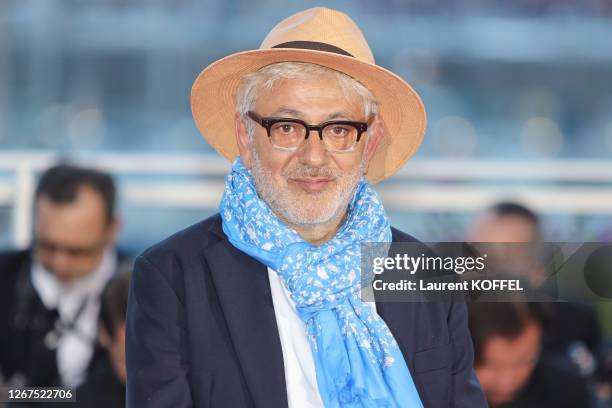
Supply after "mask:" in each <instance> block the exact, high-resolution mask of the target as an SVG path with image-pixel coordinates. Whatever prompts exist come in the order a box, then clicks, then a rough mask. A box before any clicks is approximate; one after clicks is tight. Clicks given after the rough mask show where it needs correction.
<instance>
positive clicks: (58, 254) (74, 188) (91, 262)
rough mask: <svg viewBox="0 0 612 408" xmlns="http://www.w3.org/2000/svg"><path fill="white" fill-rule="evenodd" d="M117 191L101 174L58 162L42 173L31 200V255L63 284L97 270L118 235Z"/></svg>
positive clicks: (106, 177)
mask: <svg viewBox="0 0 612 408" xmlns="http://www.w3.org/2000/svg"><path fill="white" fill-rule="evenodd" d="M115 199H116V189H115V184H114V182H113V179H112V177H111V176H110V175H108V174H106V173H103V172H101V171H97V170H93V169H89V168H83V167H77V166H74V165H70V164H59V165H56V166H54V167H51V168H50V169H48V170H47V171H45V172H44V173H43V174H42V176H41V178H40V181H39V183H38V186H37V188H36V194H35V202H34V243H33V250H34V256H35V258H36V260H37V261H38V262H40V263H41V264H42V266H43V267H44V268H45V269H47V270H48V271H49V272H51V273H53V274H54V275H55V277H56V278H57V279H59V280H61V281H63V282H72V281H75V280H77V279H79V278H81V277H84V276H86V275H88V274H89V273H91V272H93V271H95V270H96V268H97V267H98V266H99V265H100V262H101V261H102V257H103V255H104V252H105V251H106V250H107V249H110V248H112V247H113V246H114V244H115V240H116V238H117V235H118V231H119V221H118V219H117V216H116V214H115Z"/></svg>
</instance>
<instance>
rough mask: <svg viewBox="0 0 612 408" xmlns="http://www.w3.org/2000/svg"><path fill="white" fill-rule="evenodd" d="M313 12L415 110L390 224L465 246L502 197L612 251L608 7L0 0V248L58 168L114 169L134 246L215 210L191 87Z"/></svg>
mask: <svg viewBox="0 0 612 408" xmlns="http://www.w3.org/2000/svg"><path fill="white" fill-rule="evenodd" d="M315 5H326V6H330V7H334V8H337V9H340V10H343V11H345V12H347V13H349V14H350V15H351V16H352V17H353V18H354V19H355V20H356V21H357V23H358V24H359V25H360V26H361V27H362V30H363V31H364V34H365V36H366V37H367V38H368V40H369V42H370V45H371V48H372V49H373V51H374V54H375V57H376V60H377V62H378V63H379V64H380V65H382V66H384V67H386V68H389V69H391V70H393V71H395V72H396V73H398V74H399V75H401V76H402V77H404V78H405V79H406V80H407V81H409V82H410V83H411V84H412V85H413V86H414V88H415V89H416V90H417V91H418V92H419V93H420V95H421V96H422V98H423V100H424V102H425V105H426V107H427V111H428V129H427V135H426V138H425V142H424V144H423V146H422V148H421V150H420V151H419V152H418V154H417V155H416V156H415V158H414V159H413V160H412V161H411V162H410V163H409V164H408V165H407V166H406V167H405V168H404V169H403V170H402V171H401V172H400V173H399V174H398V175H397V176H396V177H395V178H393V179H391V180H389V181H386V182H384V183H381V184H380V186H379V191H380V192H381V194H382V196H383V200H384V202H385V205H386V207H387V209H388V211H389V215H390V217H391V220H392V222H393V224H395V225H396V226H397V227H399V228H402V229H404V230H405V231H408V232H410V233H411V234H413V235H415V236H416V237H418V238H419V239H421V240H424V241H434V240H460V239H462V237H463V235H464V232H465V229H466V227H467V225H469V223H470V222H471V220H472V217H473V215H474V214H475V213H476V212H478V211H480V210H481V209H482V208H483V207H485V206H487V205H488V204H491V203H492V202H494V201H496V200H499V199H513V200H517V201H519V202H522V203H524V204H526V205H528V206H529V207H531V208H532V209H534V210H535V211H536V212H538V213H539V214H540V215H541V216H542V217H543V224H544V230H545V232H546V234H547V237H548V239H549V240H560V241H610V240H612V220H611V215H612V160H611V157H612V46H611V45H610V44H611V41H612V1H608V0H517V1H503V0H496V1H484V0H445V1H428V0H378V1H376V2H374V1H367V0H354V1H335V2H330V1H320V2H316V3H315V2H310V1H305V0H299V1H298V0H293V1H286V0H224V1H214V0H44V1H40V0H2V1H1V2H0V247H24V246H27V244H28V243H29V239H30V228H31V193H32V189H33V187H34V185H35V182H36V178H37V176H38V174H39V173H40V171H41V170H42V169H44V168H45V167H46V166H47V165H49V164H51V163H53V162H54V161H55V160H57V158H58V157H65V158H71V159H73V160H76V161H80V162H84V163H88V164H93V165H97V166H101V167H103V168H105V169H108V170H110V171H111V172H112V173H113V174H115V175H116V177H117V180H118V181H119V185H120V188H121V201H120V204H121V213H122V215H123V219H124V228H123V233H122V236H121V246H122V247H124V248H128V249H130V250H132V251H135V252H139V251H141V250H143V249H144V248H146V247H147V246H149V245H151V244H152V243H154V242H156V241H159V240H160V239H162V238H164V237H166V236H168V235H169V234H171V233H172V232H174V231H177V230H179V229H181V228H183V227H186V226H188V225H190V224H192V223H193V222H196V221H198V220H200V219H202V218H204V217H206V216H208V215H210V214H212V213H214V212H215V211H216V207H217V204H218V200H219V197H220V194H221V191H222V186H223V176H224V174H225V172H226V171H227V169H228V164H227V163H225V162H224V161H223V160H222V159H220V158H219V157H217V156H216V155H215V154H214V152H213V151H212V150H211V148H210V147H209V146H208V145H207V143H206V142H205V141H204V140H203V139H202V138H201V136H200V135H199V133H198V131H197V129H196V127H195V125H194V124H193V121H192V118H191V113H190V108H189V93H190V87H191V84H192V82H193V80H194V79H195V77H196V76H197V74H198V73H199V72H200V71H201V70H202V69H203V68H204V67H205V66H207V65H208V64H210V63H211V62H213V61H215V60H216V59H218V58H220V57H222V56H225V55H227V54H229V53H232V52H237V51H241V50H245V49H252V48H257V47H258V46H259V42H260V41H261V40H262V39H263V37H264V36H265V34H266V33H267V32H268V31H269V30H270V29H271V28H272V27H273V26H274V24H275V23H276V22H278V21H280V20H281V19H282V18H284V17H286V16H288V15H289V14H292V13H294V12H296V11H298V10H301V9H304V8H307V7H311V6H315Z"/></svg>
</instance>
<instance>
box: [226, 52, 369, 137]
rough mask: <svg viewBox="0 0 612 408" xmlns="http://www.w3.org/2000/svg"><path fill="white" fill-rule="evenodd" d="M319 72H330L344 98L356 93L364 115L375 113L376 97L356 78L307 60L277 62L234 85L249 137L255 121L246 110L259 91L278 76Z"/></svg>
mask: <svg viewBox="0 0 612 408" xmlns="http://www.w3.org/2000/svg"><path fill="white" fill-rule="evenodd" d="M322 75H332V76H334V77H335V78H336V80H337V81H338V84H339V85H340V87H341V88H342V91H343V93H344V95H345V96H346V97H347V98H348V97H351V96H355V95H357V96H358V97H360V98H361V99H362V101H363V106H364V115H365V117H366V118H369V117H371V116H376V115H378V101H377V100H376V98H375V97H374V95H373V94H372V92H370V90H369V89H368V88H366V87H365V86H364V85H363V84H362V83H361V82H359V81H357V80H356V79H354V78H352V77H350V76H348V75H346V74H344V73H342V72H339V71H336V70H333V69H331V68H327V67H324V66H322V65H317V64H312V63H308V62H278V63H275V64H271V65H267V66H265V67H263V68H261V69H259V70H258V71H255V72H252V73H250V74H248V75H246V76H245V77H244V78H243V79H242V82H241V83H240V85H239V86H238V90H237V92H236V112H237V113H238V114H240V116H241V117H242V121H243V122H244V124H245V126H246V130H247V133H248V135H249V138H251V137H252V135H253V133H254V131H255V124H254V123H253V121H251V120H249V118H248V116H247V113H248V112H249V111H250V110H253V109H254V108H255V103H256V102H257V97H258V96H259V92H261V91H262V90H266V91H269V90H271V89H272V88H273V86H274V84H275V83H276V81H278V80H280V79H300V80H304V79H309V78H312V77H320V76H322Z"/></svg>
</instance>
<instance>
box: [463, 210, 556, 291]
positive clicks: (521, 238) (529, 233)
mask: <svg viewBox="0 0 612 408" xmlns="http://www.w3.org/2000/svg"><path fill="white" fill-rule="evenodd" d="M538 240H539V237H538V230H537V228H536V226H535V225H534V223H533V222H532V221H531V220H529V219H527V218H525V217H521V216H517V215H504V216H499V215H497V214H491V213H485V214H483V215H482V216H481V217H479V218H478V219H477V221H476V223H475V224H474V226H473V228H472V230H471V231H470V234H469V241H470V242H477V243H480V242H486V243H491V244H489V245H486V244H484V245H478V244H476V245H475V247H477V248H480V251H481V252H483V253H486V254H487V255H488V257H489V258H488V263H487V265H488V266H489V267H491V268H493V269H497V270H499V271H504V272H505V273H506V274H508V275H512V276H515V277H518V278H523V277H524V278H527V280H528V282H530V283H531V284H533V285H535V286H537V285H539V284H540V283H542V281H543V280H544V279H545V278H546V268H545V265H543V264H542V263H541V261H540V259H539V258H538V253H537V244H536V243H537V242H538Z"/></svg>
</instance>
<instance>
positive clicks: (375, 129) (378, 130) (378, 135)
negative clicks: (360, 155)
mask: <svg viewBox="0 0 612 408" xmlns="http://www.w3.org/2000/svg"><path fill="white" fill-rule="evenodd" d="M368 134H369V135H368V136H367V138H366V142H367V144H366V147H365V152H364V154H365V160H366V165H365V169H364V174H366V173H367V172H368V168H369V167H370V161H371V160H372V157H374V153H376V149H377V148H378V144H379V143H380V142H381V140H382V138H383V137H384V135H385V124H384V123H383V121H382V120H380V119H376V120H375V121H374V122H372V125H370V126H369V129H368Z"/></svg>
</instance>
